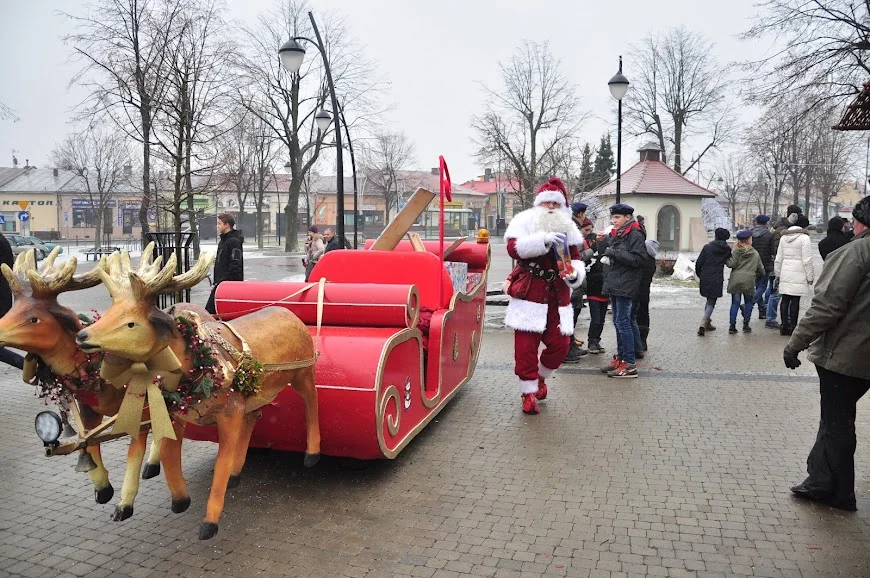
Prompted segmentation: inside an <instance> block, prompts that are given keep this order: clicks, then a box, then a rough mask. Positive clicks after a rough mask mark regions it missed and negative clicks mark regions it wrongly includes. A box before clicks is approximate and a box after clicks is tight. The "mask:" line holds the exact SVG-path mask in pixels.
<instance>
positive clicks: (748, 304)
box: [729, 293, 754, 325]
mask: <svg viewBox="0 0 870 578" xmlns="http://www.w3.org/2000/svg"><path fill="white" fill-rule="evenodd" d="M753 295H754V294H753V293H746V294H745V295H744V294H743V293H734V294H732V295H731V317H730V319H729V321H730V323H731V325H736V324H737V311H739V310H741V309H742V310H743V325H749V320H750V319H752V306H753V301H752V298H753ZM741 299H743V306H742V307H741V306H740V300H741Z"/></svg>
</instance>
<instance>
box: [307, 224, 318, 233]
mask: <svg viewBox="0 0 870 578" xmlns="http://www.w3.org/2000/svg"><path fill="white" fill-rule="evenodd" d="M308 232H309V233H316V232H317V225H311V226H310V227H308Z"/></svg>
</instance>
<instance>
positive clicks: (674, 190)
mask: <svg viewBox="0 0 870 578" xmlns="http://www.w3.org/2000/svg"><path fill="white" fill-rule="evenodd" d="M638 152H639V153H640V161H639V162H638V163H637V164H635V165H634V166H633V167H631V168H630V169H628V170H627V171H625V172H624V173H622V185H621V192H620V202H623V203H627V204H629V205H631V206H632V207H634V214H635V216H637V215H642V216H643V217H644V226H645V227H646V233H647V238H648V239H655V240H657V241H658V242H659V247H660V250H662V251H688V252H698V251H700V250H701V248H702V247H703V246H704V244H705V243H707V231H706V230H705V229H704V220H703V217H702V215H701V202H702V201H703V200H704V199H707V198H713V197H715V196H716V195H715V194H714V193H713V192H711V191H710V190H708V189H705V188H704V187H702V186H700V185H698V184H696V183H693V182H692V181H690V180H689V179H687V178H686V177H684V176H683V175H681V174H679V173H678V172H676V171H674V170H673V169H672V168H670V167H669V166H668V165H666V164H665V163H663V162H662V160H661V154H662V150H661V148H659V146H658V145H657V144H656V143H648V144H646V145H644V146H642V147H641V148H640V149H638ZM591 195H592V196H594V197H597V198H598V201H599V202H600V203H601V204H602V205H604V206H610V205H612V204H614V202H615V200H616V181H615V180H614V181H610V182H608V183H605V184H604V185H602V186H600V187H598V188H597V189H595V190H593V191H592V193H591ZM602 218H606V216H605V217H602ZM599 224H600V225H604V226H606V224H605V223H603V222H602V223H599Z"/></svg>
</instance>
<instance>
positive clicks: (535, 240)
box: [516, 233, 550, 259]
mask: <svg viewBox="0 0 870 578" xmlns="http://www.w3.org/2000/svg"><path fill="white" fill-rule="evenodd" d="M546 236H547V234H546V233H532V234H531V235H526V236H525V237H520V238H519V239H516V248H517V255H519V256H520V257H521V258H523V259H531V258H532V257H540V256H541V255H545V254H546V253H547V251H549V250H550V249H549V247H547V243H546V242H544V238H545V237H546Z"/></svg>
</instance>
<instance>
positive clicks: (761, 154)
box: [744, 106, 792, 215]
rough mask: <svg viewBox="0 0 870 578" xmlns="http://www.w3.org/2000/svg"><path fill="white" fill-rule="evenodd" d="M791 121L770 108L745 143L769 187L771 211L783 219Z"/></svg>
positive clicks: (779, 110)
mask: <svg viewBox="0 0 870 578" xmlns="http://www.w3.org/2000/svg"><path fill="white" fill-rule="evenodd" d="M790 119H791V117H790V116H789V115H787V114H784V113H783V111H782V110H781V109H779V108H777V107H773V106H772V107H768V108H767V109H766V110H765V111H764V112H763V113H762V115H761V117H760V118H759V120H758V121H757V122H756V123H755V125H754V126H753V127H752V128H751V129H750V130H749V131H747V133H746V135H745V136H744V143H745V147H746V150H747V153H748V154H749V155H750V158H751V161H752V163H753V164H754V168H755V170H756V171H757V172H760V173H762V175H763V178H764V180H765V181H766V182H767V183H769V186H770V194H771V195H772V196H771V198H770V205H769V209H770V211H771V212H772V214H773V215H779V208H780V198H781V196H782V193H783V190H784V188H785V185H786V180H787V177H788V170H787V169H788V162H789V161H788V159H789V133H790V131H791V129H792V126H791V124H790Z"/></svg>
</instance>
